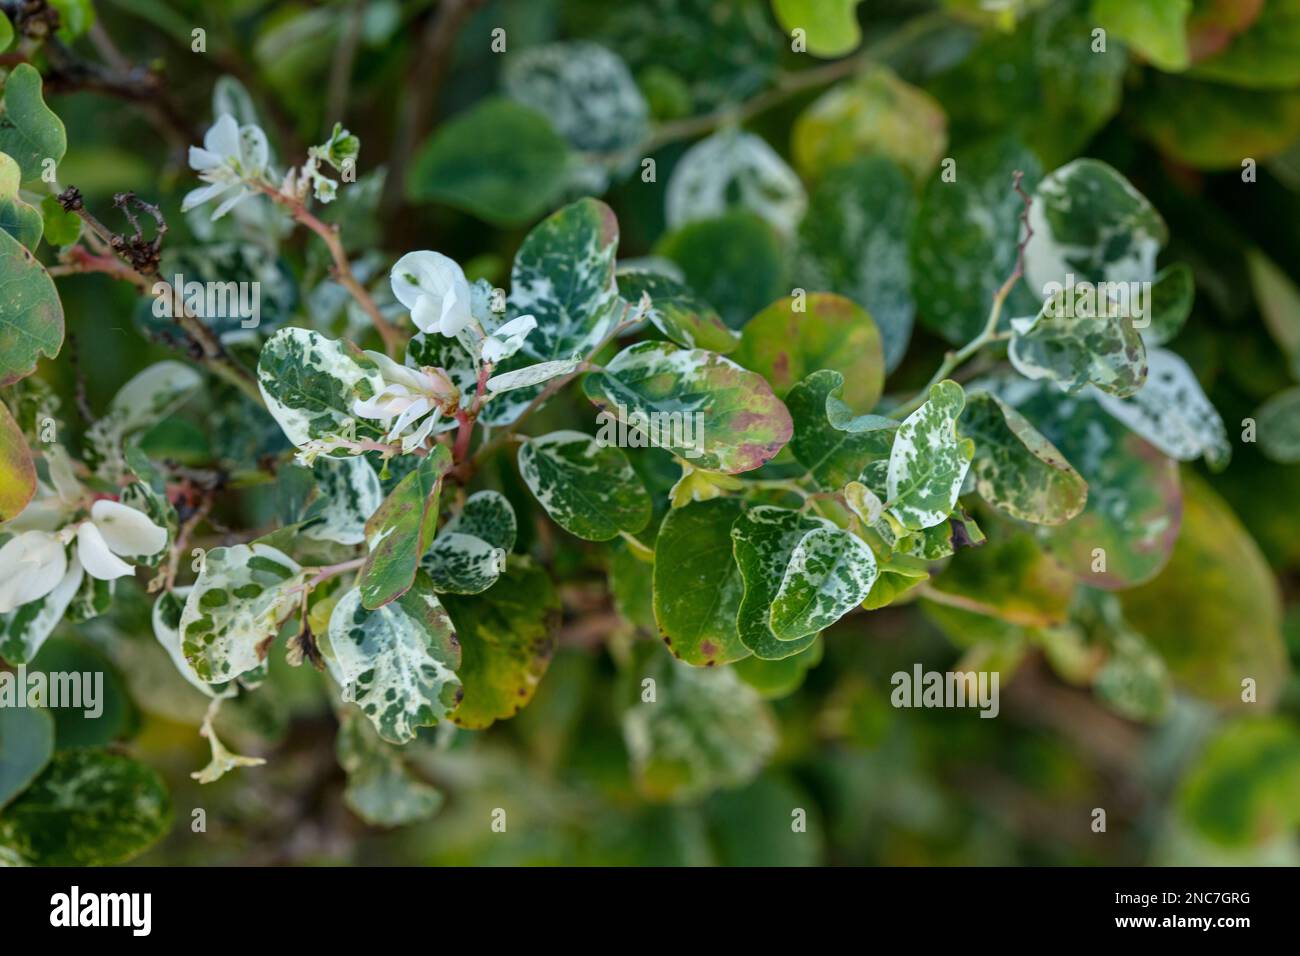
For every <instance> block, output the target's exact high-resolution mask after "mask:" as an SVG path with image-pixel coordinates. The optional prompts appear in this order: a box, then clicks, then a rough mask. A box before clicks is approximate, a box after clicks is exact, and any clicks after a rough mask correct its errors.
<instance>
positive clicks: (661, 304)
mask: <svg viewBox="0 0 1300 956" xmlns="http://www.w3.org/2000/svg"><path fill="white" fill-rule="evenodd" d="M618 291H619V294H620V295H622V296H623V298H624V299H626V300H627V301H628V302H637V301H639V300H640V298H641V296H643V295H648V296H649V297H650V312H649V313H648V318H649V319H650V321H651V322H652V323H653V324H654V327H655V328H657V329H658V330H659V331H660V332H662V333H663V334H664V335H666V336H667V337H668V338H669V339H671V340H672V341H674V342H676V343H677V344H678V345H680V346H682V347H683V348H688V349H695V348H700V349H707V350H708V351H710V352H719V353H722V352H730V351H731V350H732V349H734V348H735V347H736V346H737V345H739V344H740V333H738V332H733V331H732V330H731V329H729V328H727V326H726V323H724V322H723V321H722V316H720V315H718V313H717V312H716V311H715V310H714V309H713V307H712V306H710V305H708V304H707V303H705V302H704V301H703V300H702V299H700V298H699V297H698V296H697V295H696V294H695V293H694V292H692V291H691V290H690V289H689V288H687V286H686V284H685V283H683V282H680V281H678V280H677V279H674V278H672V277H671V276H666V275H663V274H662V273H658V272H621V273H619V275H618Z"/></svg>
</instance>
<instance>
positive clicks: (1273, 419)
mask: <svg viewBox="0 0 1300 956" xmlns="http://www.w3.org/2000/svg"><path fill="white" fill-rule="evenodd" d="M1255 425H1256V430H1257V432H1258V436H1257V437H1258V440H1259V450H1260V451H1262V452H1263V453H1264V454H1265V455H1267V456H1268V457H1269V458H1271V459H1273V460H1274V461H1280V462H1282V463H1283V464H1287V465H1290V464H1294V463H1295V462H1300V385H1297V386H1294V387H1292V388H1288V389H1286V390H1284V391H1281V392H1278V393H1277V394H1276V395H1274V396H1273V397H1272V398H1270V399H1269V400H1268V401H1266V402H1265V403H1264V404H1263V405H1261V406H1260V407H1259V409H1258V410H1257V411H1256V412H1255Z"/></svg>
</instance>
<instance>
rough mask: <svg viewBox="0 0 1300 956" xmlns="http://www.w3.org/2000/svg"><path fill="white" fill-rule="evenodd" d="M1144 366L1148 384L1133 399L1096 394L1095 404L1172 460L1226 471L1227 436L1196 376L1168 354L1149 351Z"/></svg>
mask: <svg viewBox="0 0 1300 956" xmlns="http://www.w3.org/2000/svg"><path fill="white" fill-rule="evenodd" d="M1147 362H1148V364H1149V366H1150V370H1149V372H1148V374H1147V381H1146V384H1145V385H1143V386H1142V388H1141V389H1139V390H1138V392H1137V393H1136V394H1135V395H1133V397H1132V398H1127V399H1120V398H1115V397H1113V396H1111V395H1107V394H1106V393H1105V392H1102V391H1100V390H1098V391H1097V392H1096V393H1095V395H1094V396H1093V397H1094V398H1096V399H1097V402H1098V404H1100V405H1101V407H1102V408H1104V409H1106V411H1108V412H1109V413H1110V414H1112V415H1114V416H1115V417H1116V418H1118V419H1119V420H1120V421H1121V422H1123V423H1124V424H1125V425H1127V426H1128V427H1129V428H1130V429H1132V430H1133V431H1135V432H1137V433H1138V434H1139V435H1141V436H1142V437H1143V438H1145V439H1146V440H1147V441H1149V442H1150V443H1151V444H1153V445H1155V446H1156V447H1157V448H1159V449H1160V450H1161V451H1162V452H1164V453H1165V454H1166V455H1168V456H1169V457H1170V458H1176V459H1178V460H1179V461H1195V460H1196V459H1197V458H1201V457H1204V458H1205V461H1206V463H1207V464H1208V465H1209V466H1210V467H1211V468H1213V469H1214V470H1216V471H1217V470H1219V469H1220V468H1223V467H1225V466H1226V465H1227V464H1228V460H1229V459H1230V458H1231V457H1232V446H1231V445H1230V444H1229V443H1228V432H1227V430H1226V429H1225V428H1224V425H1223V419H1222V418H1220V417H1219V413H1218V412H1217V411H1215V408H1214V406H1213V405H1211V404H1210V400H1209V399H1208V398H1206V397H1205V391H1204V390H1203V389H1202V388H1201V383H1200V382H1198V381H1197V380H1196V373H1195V372H1193V371H1192V370H1191V367H1190V366H1188V364H1187V363H1186V362H1184V361H1183V360H1182V358H1180V357H1179V356H1178V355H1176V354H1174V353H1173V352H1170V351H1169V350H1168V349H1161V348H1154V349H1151V350H1150V351H1149V352H1148V353H1147Z"/></svg>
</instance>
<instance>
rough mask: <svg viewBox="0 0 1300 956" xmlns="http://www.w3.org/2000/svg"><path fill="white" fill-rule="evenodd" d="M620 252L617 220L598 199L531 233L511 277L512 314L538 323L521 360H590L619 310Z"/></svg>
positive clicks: (586, 201) (565, 211) (560, 214)
mask: <svg viewBox="0 0 1300 956" xmlns="http://www.w3.org/2000/svg"><path fill="white" fill-rule="evenodd" d="M617 251H618V220H617V219H616V218H615V216H614V213H613V211H612V210H611V209H610V208H609V207H608V206H606V205H605V204H604V203H602V202H600V201H598V200H595V199H580V200H578V201H577V202H575V203H573V204H571V205H568V206H565V207H564V208H563V209H561V210H559V211H558V212H556V213H553V214H552V215H551V216H549V217H548V218H547V219H544V220H543V221H542V222H541V223H539V224H538V225H537V226H536V228H534V229H533V231H532V232H530V233H529V234H528V237H527V238H526V239H525V240H524V243H523V245H522V246H520V247H519V252H518V253H517V254H516V255H515V262H514V266H513V267H512V268H511V270H510V298H509V303H508V314H509V315H510V316H511V317H512V318H513V317H515V316H519V315H531V316H533V317H534V318H535V319H536V320H537V328H536V329H534V330H533V332H532V333H531V334H530V335H529V336H528V338H527V339H525V340H524V345H523V348H522V349H521V350H520V352H519V353H518V354H519V355H520V356H524V357H526V358H527V359H528V360H529V362H550V361H557V360H570V359H574V358H579V359H580V358H585V357H586V354H587V352H589V351H590V350H591V349H592V347H593V346H595V345H596V344H597V343H599V342H600V341H601V340H603V339H604V338H605V336H606V335H607V334H608V333H609V331H610V329H611V328H613V325H614V322H615V320H616V318H617V315H616V312H617V307H618V304H619V296H618V287H617V285H616V283H615V281H614V258H615V255H616V253H617ZM519 364H520V365H523V364H528V362H522V361H521V362H520V363H519ZM506 371H509V369H507V370H506Z"/></svg>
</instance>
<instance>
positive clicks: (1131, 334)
mask: <svg viewBox="0 0 1300 956" xmlns="http://www.w3.org/2000/svg"><path fill="white" fill-rule="evenodd" d="M1049 308H1052V309H1055V305H1052V306H1044V309H1043V311H1042V312H1040V313H1039V314H1038V315H1037V316H1035V317H1033V318H1025V319H1013V320H1012V321H1011V327H1012V329H1013V335H1012V337H1011V346H1010V348H1009V350H1008V353H1007V354H1008V356H1009V357H1010V359H1011V364H1012V365H1014V366H1015V368H1016V371H1017V372H1019V373H1020V374H1021V375H1023V376H1025V377H1026V378H1031V379H1048V380H1049V381H1053V382H1057V383H1058V384H1059V385H1060V387H1061V388H1062V389H1063V390H1065V391H1070V392H1073V391H1078V390H1079V389H1081V388H1083V387H1084V386H1085V385H1093V386H1095V387H1096V388H1098V389H1100V390H1101V391H1103V392H1107V393H1109V394H1111V395H1115V396H1118V397H1120V398H1127V397H1129V396H1131V395H1135V394H1136V393H1137V392H1138V390H1139V389H1141V388H1142V385H1143V384H1144V383H1145V382H1146V379H1147V350H1146V346H1145V344H1144V343H1143V341H1142V336H1141V334H1140V333H1139V332H1138V331H1137V329H1136V328H1134V326H1133V322H1132V320H1131V319H1129V318H1127V317H1124V316H1118V315H1117V316H1107V317H1096V316H1084V317H1080V316H1073V317H1070V316H1065V315H1049V314H1047V312H1048V309H1049Z"/></svg>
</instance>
